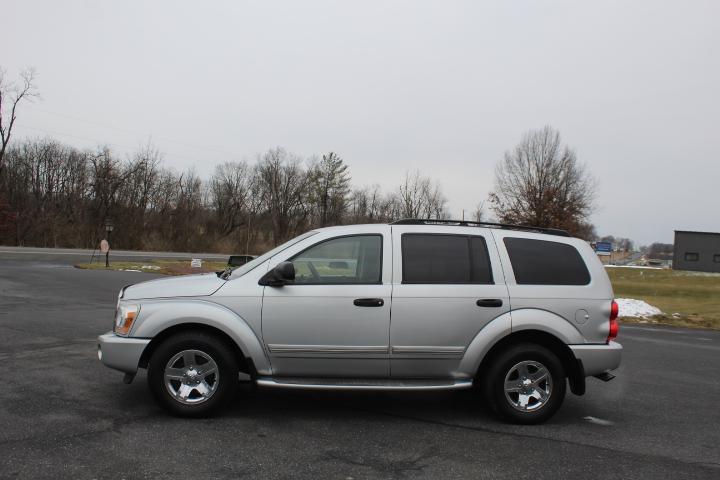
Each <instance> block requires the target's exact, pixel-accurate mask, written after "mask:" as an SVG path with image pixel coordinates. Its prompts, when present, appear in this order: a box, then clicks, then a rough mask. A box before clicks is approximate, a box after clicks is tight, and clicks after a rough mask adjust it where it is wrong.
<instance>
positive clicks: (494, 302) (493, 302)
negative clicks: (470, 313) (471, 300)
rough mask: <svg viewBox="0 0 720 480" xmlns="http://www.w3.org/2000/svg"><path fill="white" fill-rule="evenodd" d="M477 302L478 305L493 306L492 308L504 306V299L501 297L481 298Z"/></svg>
mask: <svg viewBox="0 0 720 480" xmlns="http://www.w3.org/2000/svg"><path fill="white" fill-rule="evenodd" d="M475 304H476V305H477V306H478V307H491V308H497V307H502V305H503V301H502V300H500V299H499V298H481V299H480V300H478V301H477V302H475Z"/></svg>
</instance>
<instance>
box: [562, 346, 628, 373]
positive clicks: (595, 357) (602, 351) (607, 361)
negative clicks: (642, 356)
mask: <svg viewBox="0 0 720 480" xmlns="http://www.w3.org/2000/svg"><path fill="white" fill-rule="evenodd" d="M568 346H569V347H570V349H571V350H572V352H573V354H574V355H575V358H577V359H578V360H580V361H581V362H582V366H583V369H584V371H585V372H584V373H585V376H586V377H589V376H592V375H599V374H601V373H603V372H607V371H608V370H615V369H616V368H618V367H619V366H620V358H621V357H622V348H623V347H622V345H620V344H619V343H617V342H608V343H607V344H603V345H568Z"/></svg>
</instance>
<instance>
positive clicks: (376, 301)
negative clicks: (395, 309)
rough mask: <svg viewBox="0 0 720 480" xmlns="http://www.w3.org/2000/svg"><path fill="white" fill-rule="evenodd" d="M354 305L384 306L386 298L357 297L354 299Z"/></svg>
mask: <svg viewBox="0 0 720 480" xmlns="http://www.w3.org/2000/svg"><path fill="white" fill-rule="evenodd" d="M353 305H355V306H356V307H382V306H383V305H385V300H383V299H382V298H356V299H355V300H353Z"/></svg>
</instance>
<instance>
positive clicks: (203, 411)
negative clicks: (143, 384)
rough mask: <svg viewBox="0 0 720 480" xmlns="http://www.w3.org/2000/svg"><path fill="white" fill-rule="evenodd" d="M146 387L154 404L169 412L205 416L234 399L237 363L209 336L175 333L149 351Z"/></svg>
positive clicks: (233, 357)
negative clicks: (152, 350) (148, 387)
mask: <svg viewBox="0 0 720 480" xmlns="http://www.w3.org/2000/svg"><path fill="white" fill-rule="evenodd" d="M148 384H149V386H150V390H151V391H152V393H153V395H154V396H155V399H156V400H157V401H158V403H159V404H160V405H161V406H162V407H164V408H165V409H166V410H168V411H170V412H171V413H173V414H175V415H178V416H183V417H201V416H208V415H211V414H212V413H214V412H216V411H217V410H218V409H219V408H221V407H223V406H224V405H226V404H227V403H228V402H229V401H230V400H232V398H233V397H234V396H235V393H236V392H237V387H238V365H237V360H236V359H235V355H234V352H233V351H232V350H231V349H230V348H229V347H228V346H227V345H226V343H225V342H223V341H221V340H220V339H218V338H216V337H214V336H212V335H207V334H205V333H198V332H183V333H179V334H177V335H173V336H172V337H170V338H168V339H166V340H165V341H163V343H161V344H160V345H159V346H158V348H157V349H156V350H155V351H154V352H153V354H152V357H150V362H149V364H148Z"/></svg>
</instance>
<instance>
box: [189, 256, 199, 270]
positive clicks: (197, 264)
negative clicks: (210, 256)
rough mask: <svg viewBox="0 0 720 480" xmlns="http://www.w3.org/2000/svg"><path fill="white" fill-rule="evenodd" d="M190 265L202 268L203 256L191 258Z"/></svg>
mask: <svg viewBox="0 0 720 480" xmlns="http://www.w3.org/2000/svg"><path fill="white" fill-rule="evenodd" d="M190 267H192V268H202V258H193V259H192V260H190Z"/></svg>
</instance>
